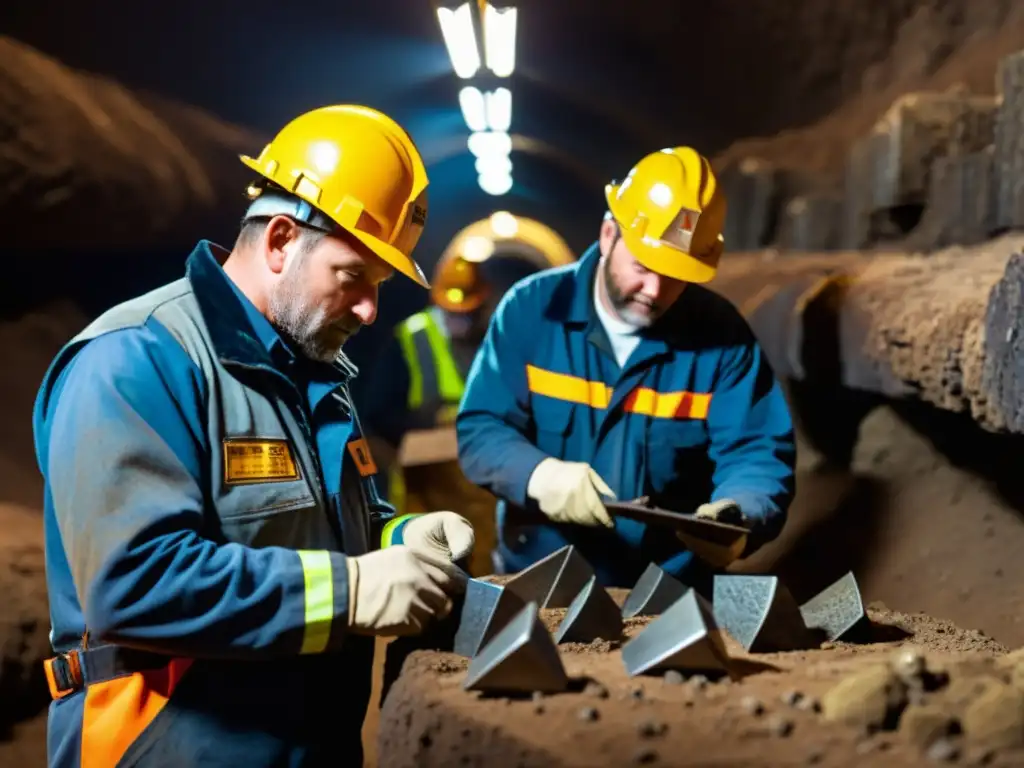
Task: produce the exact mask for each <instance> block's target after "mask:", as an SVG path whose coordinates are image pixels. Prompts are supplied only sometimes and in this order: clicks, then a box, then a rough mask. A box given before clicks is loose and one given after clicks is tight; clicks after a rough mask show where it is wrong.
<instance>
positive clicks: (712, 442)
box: [456, 244, 796, 587]
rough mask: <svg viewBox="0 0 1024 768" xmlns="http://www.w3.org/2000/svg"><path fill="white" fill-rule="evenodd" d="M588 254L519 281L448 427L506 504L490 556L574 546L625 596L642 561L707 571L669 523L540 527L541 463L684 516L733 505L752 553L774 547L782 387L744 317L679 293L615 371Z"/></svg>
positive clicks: (790, 455) (789, 429) (779, 519)
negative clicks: (537, 490)
mask: <svg viewBox="0 0 1024 768" xmlns="http://www.w3.org/2000/svg"><path fill="white" fill-rule="evenodd" d="M599 260H600V254H599V251H598V248H597V245H596V244H595V245H594V246H592V247H591V248H590V249H589V250H588V251H587V252H586V253H585V254H584V256H583V257H582V258H581V259H580V261H578V262H577V263H575V264H572V265H569V266H565V267H560V268H558V269H554V270H548V271H546V272H542V273H539V274H537V275H534V276H531V277H528V278H526V279H525V280H522V281H520V282H519V283H517V284H516V286H515V287H514V288H513V289H512V290H511V291H510V292H509V293H508V294H506V295H505V297H504V298H503V299H502V301H501V303H500V305H499V306H498V308H497V310H496V312H495V314H494V316H493V317H492V319H491V323H490V326H489V329H488V332H487V336H486V339H485V341H484V343H483V345H482V347H481V349H480V351H479V353H478V354H477V357H476V359H475V360H474V362H473V366H472V368H471V369H470V373H469V376H468V378H467V382H466V392H465V396H464V397H463V400H462V403H461V406H460V410H459V414H458V417H457V420H456V425H457V429H458V442H459V458H460V462H461V464H462V469H463V472H464V473H465V475H466V477H467V478H469V479H470V480H471V481H472V482H474V483H476V484H477V485H480V486H481V487H483V488H486V489H487V490H489V491H491V492H492V493H493V494H495V495H496V496H497V497H498V498H499V499H500V500H501V501H500V502H499V505H498V509H497V524H498V550H499V554H500V559H501V560H502V561H504V564H505V569H506V570H507V571H510V572H511V571H517V570H520V569H522V568H525V567H527V566H529V565H531V564H532V563H534V562H536V561H538V560H540V559H542V558H543V557H545V556H546V555H549V554H551V553H552V552H554V551H556V550H557V549H559V548H561V547H563V546H565V545H566V544H574V545H575V546H576V547H577V549H578V550H579V551H580V553H581V554H582V555H583V556H584V557H585V558H586V559H587V560H588V561H589V562H590V563H591V565H593V566H594V568H595V570H596V571H597V574H598V577H599V580H600V581H601V582H602V583H604V584H606V585H616V586H626V587H628V586H632V584H633V583H635V581H636V579H637V578H638V577H639V576H640V574H641V573H642V572H643V570H644V569H645V568H646V567H647V565H648V564H649V563H651V562H654V563H657V564H658V565H660V566H661V567H662V568H664V569H665V570H667V571H668V572H669V573H671V574H673V575H675V576H678V577H680V578H682V579H683V580H684V581H685V580H687V579H688V578H695V575H696V572H697V571H703V572H704V573H705V574H706V573H707V569H706V568H704V566H703V565H702V564H700V563H695V562H694V558H693V555H692V554H691V553H690V552H688V551H686V550H685V548H684V547H683V545H682V544H681V543H680V542H679V541H678V540H677V539H676V538H675V537H674V536H673V535H672V534H671V533H670V532H667V531H666V529H664V528H660V527H653V526H648V525H645V524H643V523H640V522H636V521H632V520H626V519H623V518H618V519H616V521H615V528H614V530H610V529H603V528H592V527H584V526H580V525H556V524H536V523H535V522H533V521H534V520H536V515H535V514H534V515H533V516H532V517H531V516H524V515H522V514H521V513H520V510H523V509H527V510H528V509H530V508H532V511H533V512H534V513H536V512H538V511H539V510H537V507H536V502H534V501H533V500H532V499H529V498H528V497H527V485H528V482H529V479H530V475H531V474H532V472H533V470H534V468H535V467H536V466H537V465H538V464H539V463H540V462H541V460H543V459H545V458H547V457H549V456H553V457H555V458H557V459H562V460H566V461H580V462H588V463H589V464H590V465H591V466H592V467H593V468H594V469H595V470H596V471H597V473H598V474H600V475H601V477H602V478H604V480H605V481H606V482H607V483H608V485H609V486H610V487H611V489H612V490H613V491H614V492H615V494H616V496H617V497H618V498H619V499H621V500H630V499H635V498H638V497H640V496H649V497H651V499H652V501H653V502H654V503H655V504H657V505H658V506H660V507H663V508H666V509H671V510H676V511H679V512H686V513H690V512H693V511H695V510H696V508H697V507H698V506H699V505H700V504H702V503H705V502H708V501H715V500H718V499H726V498H728V499H733V500H735V501H736V502H738V503H739V505H740V507H741V508H742V510H743V513H744V514H745V515H746V516H747V517H748V518H749V519H750V521H751V524H752V532H751V545H750V547H749V549H748V552H749V551H752V550H753V549H755V548H756V547H757V546H759V544H760V543H763V542H765V541H767V540H769V539H771V538H774V537H775V536H776V535H777V534H778V532H779V530H780V529H781V527H782V524H783V522H784V520H785V515H786V510H787V507H788V505H789V503H790V501H791V498H792V494H793V491H794V465H795V460H796V450H795V443H794V435H793V425H792V421H791V417H790V412H789V408H788V406H787V403H786V400H785V397H784V395H783V392H782V390H781V388H780V386H779V384H778V382H777V381H776V379H775V376H774V374H773V372H772V370H771V369H770V367H769V364H768V361H767V360H766V359H765V357H764V354H763V352H762V350H761V348H760V346H759V345H758V343H757V341H756V340H755V339H754V336H753V334H752V332H751V330H750V327H749V326H748V325H747V323H746V321H745V320H744V319H743V318H742V317H741V316H740V314H739V312H738V311H737V310H736V309H735V308H734V307H733V306H732V305H731V304H730V303H729V302H728V301H727V300H726V299H725V298H723V297H721V296H719V295H718V294H716V293H714V292H713V291H711V290H709V289H707V288H705V287H702V286H700V285H688V286H687V287H686V290H685V291H684V292H683V294H682V296H681V297H680V298H679V300H678V301H677V302H676V303H675V304H674V305H673V306H672V307H671V308H670V309H669V311H668V312H667V313H666V314H665V315H664V316H663V317H662V318H661V319H660V320H659V321H658V322H657V323H656V324H655V325H654V326H653V327H652V328H650V329H648V330H647V331H645V332H644V335H643V339H642V341H641V342H640V343H639V344H638V345H637V347H636V349H635V350H634V351H633V353H632V355H631V356H630V358H629V359H628V360H627V361H626V364H625V366H624V367H622V368H620V367H619V365H618V364H617V363H616V360H615V356H614V354H613V352H612V350H611V345H610V342H609V340H608V337H607V334H606V333H605V332H604V329H603V327H602V326H601V324H600V321H599V319H598V318H597V315H596V311H595V308H594V303H593V301H594V300H593V295H594V294H593V286H594V279H595V275H596V270H597V266H598V263H599Z"/></svg>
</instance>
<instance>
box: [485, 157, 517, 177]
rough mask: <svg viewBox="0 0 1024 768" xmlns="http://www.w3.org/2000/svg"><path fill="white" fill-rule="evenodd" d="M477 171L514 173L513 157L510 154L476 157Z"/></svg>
mask: <svg viewBox="0 0 1024 768" xmlns="http://www.w3.org/2000/svg"><path fill="white" fill-rule="evenodd" d="M476 172H477V173H479V174H481V175H482V174H485V173H492V174H493V173H512V158H510V157H509V156H508V155H485V156H484V157H478V158H477V159H476Z"/></svg>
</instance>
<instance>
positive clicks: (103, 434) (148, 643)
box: [34, 242, 401, 768]
mask: <svg viewBox="0 0 1024 768" xmlns="http://www.w3.org/2000/svg"><path fill="white" fill-rule="evenodd" d="M226 255H227V252H226V251H225V250H224V249H221V248H218V247H217V246H214V245H213V244H211V243H208V242H202V243H200V244H199V246H198V247H197V248H196V250H195V251H194V253H193V254H192V256H191V257H190V259H189V261H188V269H187V274H186V277H184V278H183V279H181V280H178V281H175V282H174V283H171V284H169V285H166V286H163V287H161V288H158V289H157V290H155V291H153V292H151V293H149V294H146V295H145V296H142V297H139V298H137V299H133V300H132V301H129V302H125V303H124V304H121V305H118V306H117V307H114V308H113V309H111V310H109V311H108V312H106V313H104V315H102V316H101V317H100V318H98V319H97V320H96V321H94V322H93V323H92V324H90V326H89V328H87V329H86V330H84V331H83V332H82V333H81V334H79V335H78V336H77V337H76V338H75V339H73V340H72V341H71V342H69V344H68V345H67V346H66V347H65V348H64V349H63V350H62V351H61V352H60V353H59V354H58V355H57V358H56V359H55V361H54V363H53V365H52V366H51V368H50V370H49V371H48V373H47V375H46V378H45V380H44V382H43V384H42V387H41V389H40V392H39V396H38V398H37V401H36V407H35V413H34V430H35V438H36V451H37V459H38V462H39V467H40V470H41V471H42V474H43V476H44V479H45V493H46V496H45V506H44V526H45V543H46V566H47V567H46V571H47V574H46V575H47V586H48V591H49V597H50V616H51V623H52V631H51V642H52V644H53V648H54V651H55V652H57V653H59V654H67V655H66V656H64V655H62V656H61V657H59V658H60V659H63V660H65V661H66V660H68V659H75V660H77V661H76V662H75V663H74V664H72V665H71V667H68V665H67V664H64V665H62V666H61V667H60V669H70V668H74V671H76V672H77V673H78V674H77V675H76V677H79V678H80V680H79V681H78V682H77V684H76V685H72V684H71V682H72V681H71V680H70V678H67V679H65V676H64V674H63V673H62V675H61V679H60V680H56V679H51V681H50V682H51V693H52V694H53V695H54V696H55V700H54V702H53V703H52V704H51V708H50V716H49V720H48V752H49V761H50V765H51V766H78V765H82V764H88V765H91V766H111V768H112V766H115V765H134V766H139V767H140V768H145V767H147V766H164V765H224V766H227V765H232V766H234V765H238V766H243V765H244V766H252V767H253V768H259V767H260V766H268V767H269V766H277V765H289V766H300V765H305V766H312V765H323V764H330V765H335V764H349V763H351V764H358V763H359V760H360V755H361V741H360V730H361V725H362V718H363V713H364V712H365V710H366V705H367V703H368V700H369V693H370V669H371V660H372V653H373V639H372V638H369V637H362V636H356V635H352V634H350V633H349V632H348V613H349V583H348V575H347V565H346V557H348V556H352V555H360V554H363V553H365V552H367V551H368V550H370V549H375V548H377V547H378V546H380V545H385V544H388V543H396V542H400V540H401V539H400V525H401V524H400V521H399V520H398V519H397V518H395V517H394V511H393V509H391V508H390V507H389V506H387V505H386V504H384V503H382V502H381V501H380V500H379V498H378V496H377V493H376V487H375V485H374V474H375V472H376V468H375V466H374V464H373V460H372V457H371V456H370V454H369V451H368V447H367V446H366V441H365V439H363V437H362V435H361V430H360V426H359V421H358V418H357V416H356V412H355V409H354V408H353V407H352V405H351V398H350V396H349V390H348V383H349V380H350V379H351V377H352V376H353V375H354V374H355V368H354V366H352V365H351V363H349V362H348V361H347V360H346V359H345V358H344V357H339V360H338V362H337V364H335V365H324V364H316V363H312V362H310V361H307V360H303V359H300V358H298V357H297V356H296V355H294V354H292V353H291V352H290V351H289V349H288V348H287V346H286V345H285V344H284V343H283V342H282V340H281V338H280V337H279V336H278V334H277V333H276V332H275V331H274V329H273V328H272V327H271V325H270V324H269V323H268V322H267V321H266V320H265V319H264V318H263V316H262V315H260V313H259V312H257V311H256V309H255V307H253V306H252V304H251V303H250V302H249V301H248V299H246V297H245V296H244V295H243V294H242V293H241V292H240V291H238V290H237V289H236V288H235V286H234V284H233V283H232V281H231V280H230V279H229V278H228V276H227V275H226V274H225V273H224V271H223V269H222V268H221V266H220V263H219V262H220V261H222V260H223V259H224V257H226ZM389 528H390V530H389ZM54 669H57V667H54V666H52V662H51V664H50V665H48V666H47V670H48V676H49V677H51V678H56V673H55V672H54Z"/></svg>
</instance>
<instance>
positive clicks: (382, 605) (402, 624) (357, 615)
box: [345, 545, 468, 637]
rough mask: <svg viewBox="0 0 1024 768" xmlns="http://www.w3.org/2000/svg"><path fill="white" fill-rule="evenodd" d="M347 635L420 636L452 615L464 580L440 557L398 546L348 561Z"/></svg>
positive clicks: (457, 571)
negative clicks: (433, 623)
mask: <svg viewBox="0 0 1024 768" xmlns="http://www.w3.org/2000/svg"><path fill="white" fill-rule="evenodd" d="M345 562H346V563H347V565H348V599H349V603H348V605H349V609H348V620H349V629H350V630H351V631H352V632H354V633H356V634H360V635H388V636H395V637H400V636H403V635H418V634H419V633H420V632H422V631H423V630H424V629H425V628H426V626H427V624H428V622H429V621H430V620H431V619H443V618H444V617H445V616H447V615H448V614H449V613H450V612H451V610H452V601H451V599H450V596H452V595H456V594H459V593H460V592H462V591H463V590H465V588H466V580H467V578H468V577H467V576H466V574H465V573H464V572H463V571H462V570H461V569H459V568H458V567H456V566H454V565H452V564H451V563H450V562H448V561H447V560H445V559H442V558H438V557H437V556H436V555H430V554H425V553H422V552H418V551H416V550H415V549H411V548H410V547H406V546H402V545H396V546H393V547H388V548H387V549H380V550H377V551H375V552H369V553H367V554H365V555H359V556H356V557H348V558H346V559H345Z"/></svg>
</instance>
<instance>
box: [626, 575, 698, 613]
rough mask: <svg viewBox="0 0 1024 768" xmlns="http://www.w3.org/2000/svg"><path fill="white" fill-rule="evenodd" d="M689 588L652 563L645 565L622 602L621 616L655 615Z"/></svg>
mask: <svg viewBox="0 0 1024 768" xmlns="http://www.w3.org/2000/svg"><path fill="white" fill-rule="evenodd" d="M687 589H689V587H687V586H686V585H685V584H683V583H682V582H680V581H679V580H677V579H674V578H673V577H671V576H669V575H668V574H667V573H665V571H663V570H662V569H661V568H659V567H658V566H657V565H655V564H654V563H651V564H650V565H648V566H647V570H645V571H644V572H643V573H642V574H640V578H639V579H637V582H636V584H635V585H634V586H633V589H631V590H630V592H629V595H628V596H627V597H626V601H625V602H624V603H623V604H622V618H624V619H629V618H632V617H633V616H656V615H657V614H659V613H664V612H665V611H666V610H668V608H669V607H670V606H671V605H672V604H673V603H675V602H676V600H678V599H679V598H680V597H682V596H683V595H684V594H685V593H686V590H687Z"/></svg>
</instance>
